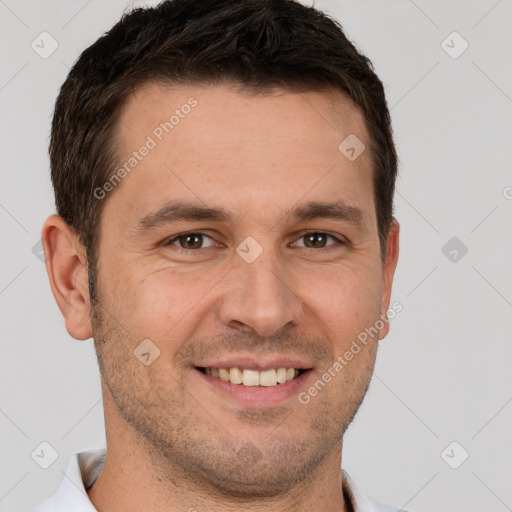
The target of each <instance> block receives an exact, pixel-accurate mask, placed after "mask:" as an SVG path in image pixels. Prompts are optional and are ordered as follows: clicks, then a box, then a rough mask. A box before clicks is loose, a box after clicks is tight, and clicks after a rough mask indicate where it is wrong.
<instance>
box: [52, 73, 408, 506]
mask: <svg viewBox="0 0 512 512" xmlns="http://www.w3.org/2000/svg"><path fill="white" fill-rule="evenodd" d="M191 96H193V97H194V98H196V99H197V101H198V104H197V106H196V107H195V108H194V109H192V111H191V112H190V114H188V115H187V116H186V117H185V118H184V119H181V120H180V123H179V125H177V126H176V127H175V128H174V129H173V131H172V133H170V134H168V135H165V136H164V138H163V140H162V142H159V143H158V144H157V146H156V147H155V148H154V149H153V150H151V151H150V153H149V154H148V155H147V156H146V157H145V158H144V159H143V160H142V161H141V162H140V163H138V165H137V166H136V168H134V169H133V171H132V172H131V173H130V174H129V175H127V176H126V177H125V178H124V179H123V180H122V182H121V183H120V184H119V185H117V186H116V187H115V190H113V191H111V192H109V195H108V197H107V198H106V199H103V200H104V201H107V202H106V204H105V208H104V211H103V214H102V220H101V235H100V247H99V253H98V262H99V274H98V282H97V289H98V304H97V305H96V306H95V307H94V308H92V313H91V304H90V300H89V294H88V287H87V261H86V258H85V255H84V254H85V251H84V248H83V247H82V246H81V245H80V243H79V241H78V239H77V237H76V235H75V234H74V233H73V231H72V230H71V229H70V228H69V227H68V226H67V225H66V223H65V222H64V221H63V220H62V219H61V218H60V217H58V216H56V215H54V216H51V217H50V218H49V219H48V220H47V221H46V223H45V226H44V228H43V233H42V235H43V236H42V238H43V239H44V240H45V246H46V251H47V263H46V266H47V271H48V275H49V278H50V283H51V287H52V290H53V293H54V296H55V299H56V301H57V303H58V305H59V307H60V309H61V311H62V313H63V316H64V318H65V322H66V328H67V330H68V332H69V333H70V335H71V336H73V337H74V338H76V339H88V338H90V337H92V336H93V337H94V343H95V348H96V351H97V354H98V359H99V363H100V370H101V376H102V391H103V397H104V402H103V403H104V410H105V426H106V435H107V446H108V450H107V457H106V461H105V466H104V469H103V471H102V473H101V475H100V476H99V478H98V480H97V482H96V483H95V485H94V486H93V487H92V488H91V489H90V490H89V491H88V494H89V498H90V499H91V501H92V503H93V504H94V505H95V507H96V508H98V510H102V511H103V512H117V511H125V512H130V511H136V510H142V509H145V510H153V511H159V510H166V511H178V510H182V511H186V510H191V509H192V510H193V509H196V510H197V511H201V510H209V511H214V512H215V511H223V512H225V511H231V510H241V509H244V510H252V511H260V510H267V511H268V510H276V511H277V510H279V511H288V510H293V511H294V512H297V511H303V510H304V511H306V510H307V511H324V510H332V511H335V510H339V511H348V510H350V509H349V508H348V504H347V500H346V496H344V494H343V492H342V485H341V476H340V467H341V453H342V438H343V433H344V431H345V429H346V428H347V426H348V424H349V423H350V421H351V420H352V418H353V416H354V414H355V413H356V411H357V409H358V407H359V405H360V403H361V401H362V399H363V397H364V394H365V392H366V389H367V386H368V383H369V380H370V378H371V374H372V371H373V367H374V362H375V356H376V351H377V346H378V342H379V339H382V338H384V337H385V336H386V335H387V333H388V330H389V325H388V323H387V322H384V326H383V328H382V329H381V331H380V333H379V335H378V336H375V337H373V338H369V340H368V343H367V345H366V346H365V347H364V348H363V350H361V352H359V353H358V354H357V355H356V356H354V358H353V359H352V360H351V361H350V362H349V364H347V365H346V366H345V367H344V368H343V370H342V371H341V372H339V373H337V374H336V377H335V378H333V379H332V380H331V381H330V382H329V383H328V384H327V385H326V386H325V388H324V389H322V391H320V392H319V393H318V395H317V396H316V397H312V398H311V401H310V402H309V403H308V404H302V403H300V401H299V400H298V399H297V396H296V395H294V396H292V397H290V398H287V399H286V400H284V401H282V402H281V403H279V404H277V405H274V406H265V407H261V406H259V407H252V406H245V407H244V406H242V405H240V404H238V403H235V402H233V401H232V400H231V399H229V398H228V397H226V396H225V395H224V394H223V393H219V392H216V391H215V390H214V388H213V387H211V386H205V385H204V382H203V380H202V379H201V378H199V377H198V374H197V370H195V369H194V365H195V364H197V363H198V362H199V361H201V362H203V361H205V360H206V361H208V360H209V359H210V360H213V358H217V357H220V356H226V355H230V354H237V355H256V356H261V355H268V354H284V355H288V356H297V357H299V358H303V359H305V360H307V361H309V362H311V363H312V364H311V367H312V371H311V372H310V375H309V376H308V380H307V382H305V383H304V386H303V388H301V391H303V390H307V389H308V387H309V386H311V385H312V384H313V383H314V382H315V381H317V380H318V379H320V378H321V377H322V375H323V374H324V373H325V371H326V370H327V369H328V368H329V367H331V366H332V364H333V362H334V361H335V360H336V357H337V356H339V355H342V354H344V353H345V352H346V351H347V350H348V349H349V347H350V345H351V343H352V341H353V340H355V339H356V338H357V335H358V334H359V333H361V332H362V331H364V329H365V328H368V327H370V326H373V325H374V324H375V323H376V321H377V320H379V318H380V316H379V315H381V314H384V315H385V313H386V311H387V310H388V308H389V303H390V294H391V286H392V282H393V276H394V272H395V268H396V264H397V261H398V237H399V224H398V222H397V221H396V220H394V221H393V225H392V228H391V231H390V234H389V237H388V240H387V247H386V260H385V262H382V260H381V258H380V248H379V239H378V232H377V218H376V214H375V204H374V200H373V181H372V160H371V155H370V152H369V150H366V151H364V152H363V153H362V155H361V156H360V157H359V158H357V159H356V160H355V161H353V162H350V161H349V160H348V159H347V158H345V156H343V155H342V154H341V153H340V151H339V150H338V145H339V144H340V142H341V141H342V140H344V139H345V138H346V137H347V136H348V135H349V134H351V133H354V134H356V135H357V137H358V138H359V139H360V140H362V141H363V142H364V144H365V145H366V147H367V148H369V136H368V132H367V129H366V127H365V124H364V120H363V117H362V114H361V113H360V111H359V110H358V109H357V108H356V107H355V106H354V105H353V104H352V103H351V102H350V100H348V99H347V98H345V97H344V96H342V95H341V94H339V93H335V92H328V91H323V92H308V93H302V94H298V93H293V92H289V91H275V92H274V93H273V94H272V95H265V96H264V95H255V94H248V93H240V92H238V91H236V90H235V89H234V88H233V87H231V86H229V85H227V84H223V85H215V86H213V85H212V86H208V87H196V86H180V87H173V88H171V87H165V88H164V87H163V86H161V85H156V84H152V83H148V84H145V85H144V86H143V87H141V88H139V89H138V90H137V91H136V92H135V93H134V94H132V95H131V96H130V97H129V99H128V100H127V102H126V104H125V105H124V107H123V109H122V111H121V113H120V123H119V131H118V134H117V138H118V141H119V148H118V156H119V163H120V164H121V163H122V162H124V161H125V160H126V159H127V158H128V157H129V156H130V155H131V153H132V152H133V151H135V150H137V149H138V148H140V146H141V145H142V144H144V141H145V140H146V138H147V136H148V135H150V134H151V133H152V131H153V130H154V128H155V127H156V126H157V125H159V123H161V122H163V121H165V120H166V119H168V117H169V115H170V114H171V113H172V112H173V111H174V110H175V109H176V108H179V107H180V106H181V105H183V104H185V103H186V102H187V99H188V98H190V97H191ZM175 200H187V201H195V202H199V203H201V204H203V205H207V206H215V207H218V206H222V207H223V208H225V209H226V210H228V211H229V212H232V213H233V215H234V217H233V219H232V221H230V222H228V223H224V222H216V221H210V220H203V221H179V222H174V223H167V224H164V225H161V226H159V227H158V228H157V229H154V230H148V229H146V230H142V231H141V230H138V229H137V223H138V222H139V221H140V219H141V218H142V217H144V216H146V215H148V214H150V213H151V212H155V211H156V210H158V209H159V208H160V207H161V206H162V205H163V204H165V203H166V202H167V201H175ZM339 200H342V201H344V202H345V203H346V204H348V205H351V206H354V207H358V208H360V209H361V210H362V211H363V212H364V215H365V220H366V230H362V229H360V228H359V227H357V226H356V225H353V224H351V223H349V222H347V221H344V220H338V219H325V218H320V219H311V220H306V221H301V222H297V221H296V220H294V219H293V218H290V217H289V216H288V214H289V212H290V211H291V210H292V208H294V207H295V206H297V205H298V204H303V203H306V202H309V201H339ZM304 230H307V231H308V232H311V231H312V232H320V233H328V234H330V235H333V236H336V237H337V238H338V239H339V240H342V241H345V242H346V243H345V244H339V243H337V242H336V240H335V239H332V238H330V237H327V238H324V239H321V241H320V243H318V242H317V244H316V245H311V243H309V245H307V244H308V241H309V242H310V240H309V238H308V237H307V236H305V235H304V233H303V231H304ZM185 231H187V232H188V231H194V232H200V233H203V234H205V235H207V237H204V238H203V239H202V242H201V239H200V240H199V242H198V243H197V244H196V245H194V243H196V242H197V240H192V242H191V244H192V247H193V248H187V249H185V248H183V247H182V246H181V245H180V240H178V241H176V240H174V242H173V243H167V245H166V244H165V242H166V241H167V242H168V241H169V240H170V239H172V238H173V237H175V236H176V235H178V234H180V233H183V232H185ZM247 236H251V237H253V238H254V239H255V240H256V241H257V242H258V244H259V245H260V246H261V247H262V249H263V252H262V254H261V255H260V256H259V257H258V258H257V259H256V260H255V261H254V262H253V263H247V262H246V261H244V260H243V259H242V258H241V257H240V256H239V255H238V254H237V252H236V248H237V246H239V244H240V243H241V242H242V241H243V240H244V239H245V238H246V237H247ZM208 237H209V238H208ZM322 240H323V242H322ZM181 241H182V242H184V243H185V247H190V245H188V246H187V245H186V242H187V240H186V239H185V240H183V238H182V239H181ZM189 243H190V242H189ZM201 244H202V245H201ZM194 247H197V248H194ZM144 339H150V340H151V341H152V342H153V343H154V344H155V345H156V346H157V347H158V349H159V350H160V355H159V357H158V358H157V359H155V361H154V362H153V363H152V364H150V365H149V366H145V365H144V364H141V362H140V361H139V359H137V357H135V355H134V349H135V348H136V347H137V346H138V345H139V344H140V343H141V341H142V340H144Z"/></svg>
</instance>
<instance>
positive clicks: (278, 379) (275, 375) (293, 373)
mask: <svg viewBox="0 0 512 512" xmlns="http://www.w3.org/2000/svg"><path fill="white" fill-rule="evenodd" d="M196 369H197V370H199V371H200V372H201V373H204V374H205V375H209V376H211V377H214V378H217V379H220V380H222V381H224V382H231V384H239V385H241V386H250V387H273V386H277V385H279V384H285V383H286V382H289V381H292V380H294V379H296V378H297V377H298V376H299V375H302V374H303V373H304V372H307V371H309V369H303V368H300V369H297V368H272V369H268V370H261V371H258V370H250V369H247V368H236V367H235V368H210V367H202V366H196Z"/></svg>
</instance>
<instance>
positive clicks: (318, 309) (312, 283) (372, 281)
mask: <svg viewBox="0 0 512 512" xmlns="http://www.w3.org/2000/svg"><path fill="white" fill-rule="evenodd" d="M302 283H303V284H302V287H301V290H302V292H301V297H304V301H305V302H306V304H307V305H308V307H309V309H311V310H312V311H313V312H314V313H315V315H316V316H317V317H318V318H319V319H320V320H321V321H322V322H324V323H325V324H326V325H328V326H329V328H330V329H331V332H333V333H336V335H337V336H339V337H340V338H341V339H345V338H346V336H351V335H354V333H356V332H358V331H360V330H362V329H364V328H365V327H366V326H368V325H369V324H371V323H373V322H375V320H376V319H377V318H378V316H379V312H380V281H379V274H378V272H376V271H375V270H374V269H373V268H372V267H366V266H363V265H350V264H345V265H341V266H336V267H334V266H330V267H326V268H324V269H322V270H321V271H320V270H319V271H317V272H315V273H310V274H308V275H307V276H305V278H303V279H302Z"/></svg>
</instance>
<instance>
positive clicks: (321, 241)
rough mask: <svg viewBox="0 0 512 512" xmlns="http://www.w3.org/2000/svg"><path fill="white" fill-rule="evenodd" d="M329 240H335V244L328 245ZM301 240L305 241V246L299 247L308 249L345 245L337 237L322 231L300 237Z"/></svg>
mask: <svg viewBox="0 0 512 512" xmlns="http://www.w3.org/2000/svg"><path fill="white" fill-rule="evenodd" d="M329 239H331V240H334V241H335V243H334V244H332V243H330V244H328V243H327V242H328V240H329ZM299 240H304V246H299V247H306V248H308V249H325V248H327V247H329V246H331V245H337V244H343V242H342V241H341V240H339V239H338V238H336V237H335V236H333V235H329V234H328V233H323V232H321V231H313V232H310V233H305V234H304V235H302V236H301V237H300V239H299Z"/></svg>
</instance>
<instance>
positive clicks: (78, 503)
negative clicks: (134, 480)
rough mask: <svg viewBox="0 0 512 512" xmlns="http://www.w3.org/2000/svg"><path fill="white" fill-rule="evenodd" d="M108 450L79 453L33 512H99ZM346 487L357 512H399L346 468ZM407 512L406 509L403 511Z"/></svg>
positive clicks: (343, 472) (344, 485) (344, 479)
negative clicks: (95, 500) (93, 490)
mask: <svg viewBox="0 0 512 512" xmlns="http://www.w3.org/2000/svg"><path fill="white" fill-rule="evenodd" d="M105 454H106V449H105V448H100V449H95V450H87V451H85V452H79V453H75V455H73V456H72V457H71V459H70V461H69V463H68V466H67V468H66V472H65V474H64V478H63V480H62V482H61V484H60V486H59V487H58V488H57V490H56V491H55V493H54V494H53V496H51V497H50V498H48V499H47V500H45V501H44V502H43V503H41V504H40V505H39V506H38V507H36V508H35V509H34V510H33V512H69V511H70V510H73V512H97V511H96V509H95V508H94V506H93V504H92V503H91V501H90V500H89V496H88V495H87V491H86V490H87V489H89V488H90V487H91V486H92V484H93V483H94V481H95V480H96V478H98V476H99V474H100V472H101V469H102V468H103V463H104V461H105ZM342 481H343V489H344V491H345V492H346V495H348V497H349V499H350V500H351V502H352V508H353V511H354V512H398V509H397V508H395V507H390V506H388V505H383V504H382V503H378V502H377V501H375V500H373V499H372V498H370V497H369V496H367V495H366V494H364V493H362V492H361V491H360V490H359V489H358V488H357V486H356V485H355V483H354V481H353V480H352V478H351V477H350V476H349V475H348V473H347V472H346V471H344V470H342ZM401 512H406V511H401Z"/></svg>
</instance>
